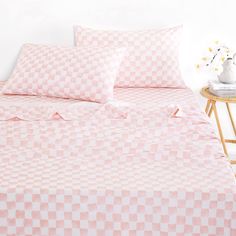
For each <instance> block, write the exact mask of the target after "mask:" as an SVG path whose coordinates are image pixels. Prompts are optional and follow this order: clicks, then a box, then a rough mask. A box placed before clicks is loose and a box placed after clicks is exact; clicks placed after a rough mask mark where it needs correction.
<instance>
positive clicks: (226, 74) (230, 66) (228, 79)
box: [218, 53, 236, 84]
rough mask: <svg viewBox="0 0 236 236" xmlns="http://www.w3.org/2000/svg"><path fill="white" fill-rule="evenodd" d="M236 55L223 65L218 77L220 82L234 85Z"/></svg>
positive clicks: (235, 78)
mask: <svg viewBox="0 0 236 236" xmlns="http://www.w3.org/2000/svg"><path fill="white" fill-rule="evenodd" d="M235 60H236V53H235V54H234V56H233V58H229V59H227V60H226V61H225V62H224V63H223V71H222V73H221V74H220V75H219V76H218V79H219V81H220V82H222V83H225V84H232V83H236V62H235Z"/></svg>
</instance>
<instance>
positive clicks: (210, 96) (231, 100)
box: [201, 87, 236, 103]
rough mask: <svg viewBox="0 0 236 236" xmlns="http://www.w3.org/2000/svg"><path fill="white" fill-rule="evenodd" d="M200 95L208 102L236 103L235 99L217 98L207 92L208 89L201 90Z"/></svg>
mask: <svg viewBox="0 0 236 236" xmlns="http://www.w3.org/2000/svg"><path fill="white" fill-rule="evenodd" d="M201 95H202V96H203V97H205V98H207V99H209V100H213V101H218V102H229V103H230V102H231V103H236V97H230V98H225V97H217V96H215V95H214V94H212V93H211V92H210V91H209V87H203V88H202V89H201Z"/></svg>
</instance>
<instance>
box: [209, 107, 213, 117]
mask: <svg viewBox="0 0 236 236" xmlns="http://www.w3.org/2000/svg"><path fill="white" fill-rule="evenodd" d="M212 111H213V105H212V104H211V108H210V111H209V112H208V116H209V117H211V114H212Z"/></svg>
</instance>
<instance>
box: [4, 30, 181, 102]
mask: <svg viewBox="0 0 236 236" xmlns="http://www.w3.org/2000/svg"><path fill="white" fill-rule="evenodd" d="M181 31H182V27H175V28H167V29H163V30H148V31H102V30H92V29H83V28H81V27H79V26H77V27H75V44H76V46H77V47H57V46H45V45H33V44H27V45H24V46H23V48H22V50H21V53H20V56H19V58H18V61H17V65H16V67H15V69H14V70H13V73H12V75H11V77H10V79H9V80H8V81H7V83H6V84H5V86H4V87H3V90H2V92H3V93H4V94H20V95H38V96H52V97H61V98H72V99H80V100H86V101H92V102H100V103H106V102H108V101H110V100H112V99H113V88H114V86H116V87H169V88H184V87H185V84H184V82H183V80H182V79H181V74H180V69H179V63H178V45H179V41H180V34H181Z"/></svg>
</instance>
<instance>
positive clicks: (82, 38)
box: [75, 26, 186, 88]
mask: <svg viewBox="0 0 236 236" xmlns="http://www.w3.org/2000/svg"><path fill="white" fill-rule="evenodd" d="M181 33H182V26H178V27H174V28H166V29H162V30H146V31H105V30H92V29H88V28H82V27H80V26H75V44H76V46H78V47H85V46H89V45H91V46H92V45H93V46H96V47H104V46H116V47H117V46H118V47H126V48H127V53H126V56H125V58H124V60H123V62H122V63H121V67H120V70H119V74H118V78H117V80H116V83H115V85H116V87H174V88H185V87H186V86H185V84H184V82H183V80H182V78H181V73H180V69H179V61H178V54H179V53H178V52H179V43H180V36H181Z"/></svg>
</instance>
